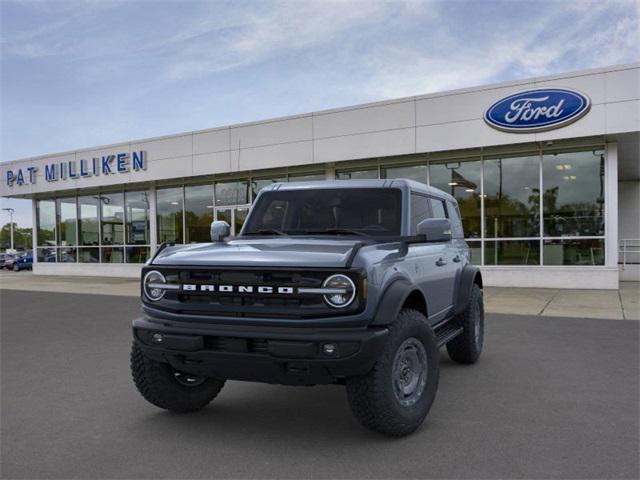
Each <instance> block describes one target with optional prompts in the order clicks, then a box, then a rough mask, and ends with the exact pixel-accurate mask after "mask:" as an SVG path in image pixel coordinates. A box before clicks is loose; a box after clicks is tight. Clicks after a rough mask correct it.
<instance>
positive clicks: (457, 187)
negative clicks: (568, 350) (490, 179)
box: [429, 160, 481, 238]
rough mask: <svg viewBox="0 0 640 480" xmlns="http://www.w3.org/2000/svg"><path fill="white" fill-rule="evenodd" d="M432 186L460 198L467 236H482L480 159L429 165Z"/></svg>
mask: <svg viewBox="0 0 640 480" xmlns="http://www.w3.org/2000/svg"><path fill="white" fill-rule="evenodd" d="M429 174H430V175H429V176H430V181H431V186H433V187H436V188H439V189H440V190H443V191H445V192H447V193H449V194H451V195H452V196H453V197H455V199H456V200H458V206H459V207H460V214H461V215H462V225H463V227H464V236H465V238H480V235H481V232H480V200H481V198H480V160H473V161H465V162H447V163H436V164H431V165H430V166H429Z"/></svg>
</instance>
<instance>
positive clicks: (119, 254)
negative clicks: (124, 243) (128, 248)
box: [100, 247, 124, 263]
mask: <svg viewBox="0 0 640 480" xmlns="http://www.w3.org/2000/svg"><path fill="white" fill-rule="evenodd" d="M100 250H101V258H100V261H101V262H102V263H122V262H124V248H122V247H102V248H101V249H100Z"/></svg>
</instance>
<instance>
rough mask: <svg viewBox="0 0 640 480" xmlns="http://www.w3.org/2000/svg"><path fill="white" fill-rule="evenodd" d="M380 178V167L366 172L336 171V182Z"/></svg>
mask: <svg viewBox="0 0 640 480" xmlns="http://www.w3.org/2000/svg"><path fill="white" fill-rule="evenodd" d="M377 178H378V167H373V168H368V169H366V170H351V171H344V170H343V171H340V170H338V171H336V180H369V179H377Z"/></svg>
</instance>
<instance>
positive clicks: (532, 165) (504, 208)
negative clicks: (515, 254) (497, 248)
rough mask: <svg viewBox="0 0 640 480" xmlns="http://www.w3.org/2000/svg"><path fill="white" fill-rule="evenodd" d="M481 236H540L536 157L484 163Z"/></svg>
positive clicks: (499, 159)
mask: <svg viewBox="0 0 640 480" xmlns="http://www.w3.org/2000/svg"><path fill="white" fill-rule="evenodd" d="M484 195H485V198H484V214H485V229H486V232H485V236H486V237H487V238H491V237H493V238H498V237H537V236H539V235H540V157H539V156H538V155H535V156H528V157H518V158H496V159H490V160H485V162H484Z"/></svg>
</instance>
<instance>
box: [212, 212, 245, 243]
mask: <svg viewBox="0 0 640 480" xmlns="http://www.w3.org/2000/svg"><path fill="white" fill-rule="evenodd" d="M248 213H249V206H248V205H240V206H235V207H221V208H216V218H215V219H216V220H223V221H225V222H227V223H228V224H229V225H230V226H231V235H232V236H235V235H238V234H239V233H240V230H241V229H242V225H244V221H245V220H246V219H247V214H248Z"/></svg>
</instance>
